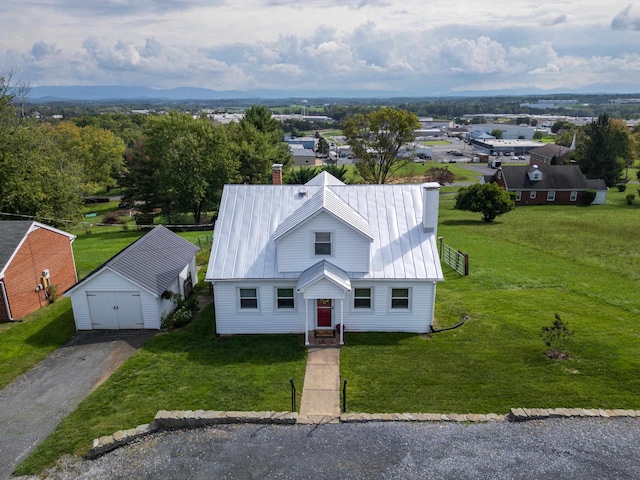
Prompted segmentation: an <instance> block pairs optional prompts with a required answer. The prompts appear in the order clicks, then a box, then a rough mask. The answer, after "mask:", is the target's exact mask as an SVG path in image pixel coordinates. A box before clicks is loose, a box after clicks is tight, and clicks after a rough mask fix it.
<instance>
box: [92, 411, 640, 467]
mask: <svg viewBox="0 0 640 480" xmlns="http://www.w3.org/2000/svg"><path fill="white" fill-rule="evenodd" d="M576 417H580V418H585V417H592V418H593V417H598V418H619V417H625V418H629V417H631V418H638V419H640V410H622V409H614V410H606V409H598V408H594V409H584V408H546V409H545V408H512V409H511V411H510V412H509V413H508V414H507V415H498V414H495V413H488V414H474V413H467V414H457V413H449V414H437V413H343V414H341V415H340V416H338V417H325V418H323V420H322V421H321V422H320V423H323V424H324V423H336V422H337V421H339V422H340V423H364V422H470V423H484V422H504V421H510V422H522V421H527V420H543V419H547V418H576ZM233 423H256V424H281V425H293V424H309V423H318V422H315V421H310V420H309V417H307V416H304V415H299V414H298V413H296V412H271V411H265V412H235V411H215V410H196V411H193V410H171V411H168V410H160V411H159V412H158V413H157V414H156V416H155V418H154V420H153V422H151V423H148V424H145V425H139V426H138V427H136V428H132V429H129V430H119V431H117V432H115V433H114V434H113V435H105V436H103V437H100V438H96V439H94V440H93V448H92V449H91V450H89V452H88V453H87V455H86V458H89V459H94V458H97V457H99V456H101V455H104V454H105V453H108V452H110V451H112V450H115V449H116V448H118V447H121V446H123V445H126V444H128V443H131V442H132V441H134V440H136V439H138V438H140V437H143V436H145V435H148V434H150V433H154V432H160V431H165V430H176V429H181V428H197V427H205V426H210V425H228V424H233Z"/></svg>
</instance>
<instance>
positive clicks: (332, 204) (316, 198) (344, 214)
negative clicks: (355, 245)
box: [273, 187, 373, 242]
mask: <svg viewBox="0 0 640 480" xmlns="http://www.w3.org/2000/svg"><path fill="white" fill-rule="evenodd" d="M321 212H327V213H328V214H330V215H332V216H333V217H335V218H336V219H338V220H340V221H341V222H343V223H345V224H346V225H348V226H349V227H351V228H352V229H354V230H355V231H357V232H359V233H360V234H362V235H363V236H364V237H366V238H368V239H369V241H371V242H372V241H373V229H372V228H371V226H370V225H369V223H368V221H367V220H366V219H365V218H364V217H363V216H362V215H360V214H359V213H358V212H357V211H356V210H355V209H354V208H353V207H352V206H351V205H349V204H348V203H347V202H345V201H344V200H342V199H341V198H340V197H338V196H337V195H336V194H335V193H333V192H332V191H331V190H330V189H329V188H327V187H323V188H322V189H320V190H318V192H316V193H315V194H314V195H313V196H312V197H311V198H310V199H309V200H307V201H306V202H305V203H303V204H302V205H300V207H299V208H298V209H296V210H294V211H293V212H292V213H291V215H289V216H288V217H286V218H285V219H284V220H283V221H282V223H280V225H278V227H277V228H276V230H275V231H274V232H273V239H274V240H276V241H277V240H278V239H279V238H282V237H283V236H285V235H287V234H288V233H289V232H291V231H293V230H295V229H296V228H298V227H299V226H301V225H303V224H304V223H306V222H308V221H309V220H310V219H312V218H313V217H315V216H316V215H318V214H319V213H321Z"/></svg>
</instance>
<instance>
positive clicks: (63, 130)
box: [51, 122, 125, 193]
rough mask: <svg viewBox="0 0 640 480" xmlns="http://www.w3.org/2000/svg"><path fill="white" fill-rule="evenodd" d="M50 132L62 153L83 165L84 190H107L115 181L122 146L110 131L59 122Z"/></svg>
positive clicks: (122, 153) (120, 163) (122, 151)
mask: <svg viewBox="0 0 640 480" xmlns="http://www.w3.org/2000/svg"><path fill="white" fill-rule="evenodd" d="M51 134H52V135H53V137H54V138H55V140H56V142H57V143H58V144H59V145H60V148H62V149H63V150H64V151H65V152H66V155H69V156H73V157H74V158H75V160H76V161H77V162H78V163H80V164H81V165H83V168H84V178H85V187H86V188H85V190H86V193H90V192H92V191H94V190H96V189H97V188H101V187H102V188H107V189H109V188H111V187H114V186H115V185H116V184H117V183H118V180H119V179H120V175H121V174H122V172H123V164H124V153H125V146H124V142H123V141H122V139H120V138H119V137H117V136H116V135H115V134H114V133H113V132H111V131H109V130H104V129H102V128H98V127H93V126H86V127H78V126H76V125H75V124H73V123H71V122H60V123H59V124H57V125H56V126H54V127H53V129H52V130H51Z"/></svg>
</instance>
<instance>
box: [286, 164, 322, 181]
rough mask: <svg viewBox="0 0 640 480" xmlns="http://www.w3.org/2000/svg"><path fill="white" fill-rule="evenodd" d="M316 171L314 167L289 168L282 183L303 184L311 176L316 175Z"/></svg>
mask: <svg viewBox="0 0 640 480" xmlns="http://www.w3.org/2000/svg"><path fill="white" fill-rule="evenodd" d="M318 172H319V171H318V169H317V168H316V167H299V168H292V169H290V170H289V172H288V174H287V178H286V180H285V182H284V183H287V184H290V185H304V184H305V183H307V182H308V181H309V180H311V179H312V178H313V177H315V176H316V175H318Z"/></svg>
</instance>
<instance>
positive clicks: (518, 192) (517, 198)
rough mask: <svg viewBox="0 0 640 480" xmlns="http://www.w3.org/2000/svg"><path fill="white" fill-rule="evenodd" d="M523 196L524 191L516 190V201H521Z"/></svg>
mask: <svg viewBox="0 0 640 480" xmlns="http://www.w3.org/2000/svg"><path fill="white" fill-rule="evenodd" d="M521 198H522V192H521V191H520V190H518V191H517V192H516V202H519V201H520V199H521Z"/></svg>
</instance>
